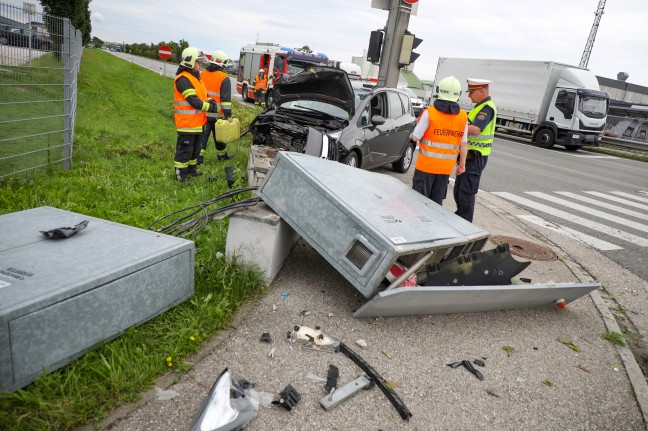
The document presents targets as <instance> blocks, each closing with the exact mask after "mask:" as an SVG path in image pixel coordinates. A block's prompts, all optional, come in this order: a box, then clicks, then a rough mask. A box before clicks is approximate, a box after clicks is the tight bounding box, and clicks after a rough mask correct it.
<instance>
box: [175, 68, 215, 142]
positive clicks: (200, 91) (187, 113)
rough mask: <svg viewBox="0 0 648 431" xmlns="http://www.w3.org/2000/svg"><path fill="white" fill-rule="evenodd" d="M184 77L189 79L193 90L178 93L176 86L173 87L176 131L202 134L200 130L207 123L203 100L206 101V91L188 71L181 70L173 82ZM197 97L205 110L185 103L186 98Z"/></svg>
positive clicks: (198, 80)
mask: <svg viewBox="0 0 648 431" xmlns="http://www.w3.org/2000/svg"><path fill="white" fill-rule="evenodd" d="M182 76H184V77H185V78H187V79H189V82H191V85H192V86H193V88H188V89H187V90H185V91H184V92H183V93H180V92H179V91H178V87H177V86H176V85H174V86H173V110H174V112H175V124H176V130H177V131H178V132H180V133H202V128H203V126H204V125H205V123H206V122H207V116H206V115H205V111H206V110H207V109H206V107H205V104H207V102H205V100H207V89H206V88H205V85H204V84H203V83H202V82H201V81H200V79H198V78H196V77H195V76H194V75H192V74H191V73H190V72H189V71H187V70H183V71H182V72H180V73H179V74H178V76H176V78H175V80H174V82H176V81H177V80H178V78H180V77H182ZM189 96H197V97H198V98H199V99H200V100H202V101H203V108H204V109H205V110H200V109H196V108H194V107H193V106H191V105H190V104H189V102H187V97H189Z"/></svg>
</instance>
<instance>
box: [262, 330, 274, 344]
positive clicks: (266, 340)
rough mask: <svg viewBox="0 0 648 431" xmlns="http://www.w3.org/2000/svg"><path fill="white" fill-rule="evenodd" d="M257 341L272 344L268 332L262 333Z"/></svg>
mask: <svg viewBox="0 0 648 431" xmlns="http://www.w3.org/2000/svg"><path fill="white" fill-rule="evenodd" d="M259 341H262V342H264V343H272V337H270V333H269V332H264V333H263V334H261V338H260V339H259Z"/></svg>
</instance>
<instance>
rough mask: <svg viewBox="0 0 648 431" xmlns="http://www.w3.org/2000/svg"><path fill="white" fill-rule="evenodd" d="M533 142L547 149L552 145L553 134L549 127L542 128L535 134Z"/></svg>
mask: <svg viewBox="0 0 648 431" xmlns="http://www.w3.org/2000/svg"><path fill="white" fill-rule="evenodd" d="M535 142H536V145H538V147H540V148H546V149H549V148H551V147H553V145H554V134H553V132H552V131H551V130H550V129H542V130H540V131H539V132H538V134H537V135H536V138H535Z"/></svg>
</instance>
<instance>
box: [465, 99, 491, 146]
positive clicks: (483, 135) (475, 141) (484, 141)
mask: <svg viewBox="0 0 648 431" xmlns="http://www.w3.org/2000/svg"><path fill="white" fill-rule="evenodd" d="M485 105H488V106H490V107H491V108H492V109H493V118H492V119H491V122H490V123H488V125H486V127H484V130H482V131H481V132H480V133H479V134H478V135H476V136H468V149H469V150H477V151H479V152H480V153H481V154H482V156H488V155H489V154H490V152H491V147H492V144H493V139H494V138H495V123H496V121H495V120H496V119H497V106H495V103H494V102H493V101H492V100H487V101H485V102H483V103H480V104H479V105H477V106H475V108H474V109H473V110H472V111H470V114H468V119H469V120H470V121H473V120H474V119H475V117H476V116H477V114H478V113H479V112H480V111H481V110H482V108H483V107H484V106H485Z"/></svg>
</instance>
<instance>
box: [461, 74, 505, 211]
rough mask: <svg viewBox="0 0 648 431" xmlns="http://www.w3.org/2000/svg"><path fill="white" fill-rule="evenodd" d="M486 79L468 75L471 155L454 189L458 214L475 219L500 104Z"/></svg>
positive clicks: (469, 149)
mask: <svg viewBox="0 0 648 431" xmlns="http://www.w3.org/2000/svg"><path fill="white" fill-rule="evenodd" d="M490 84H492V82H491V81H489V80H487V79H472V78H469V79H468V97H469V98H470V100H471V101H472V102H473V103H474V104H475V107H474V108H473V109H472V110H471V111H470V113H469V114H468V156H467V157H466V171H465V172H464V173H462V174H459V173H457V177H456V179H455V185H454V190H453V195H454V200H455V203H456V204H457V211H456V212H455V214H457V215H458V216H459V217H461V218H463V219H466V220H468V221H469V222H471V223H472V221H473V214H474V212H475V196H476V195H477V191H478V190H479V180H480V178H481V174H482V172H483V171H484V169H485V168H486V162H487V161H488V156H489V155H490V153H491V147H492V144H493V138H494V136H495V122H496V120H497V107H496V106H495V103H494V102H493V101H492V100H491V98H490V95H489V88H490Z"/></svg>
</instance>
